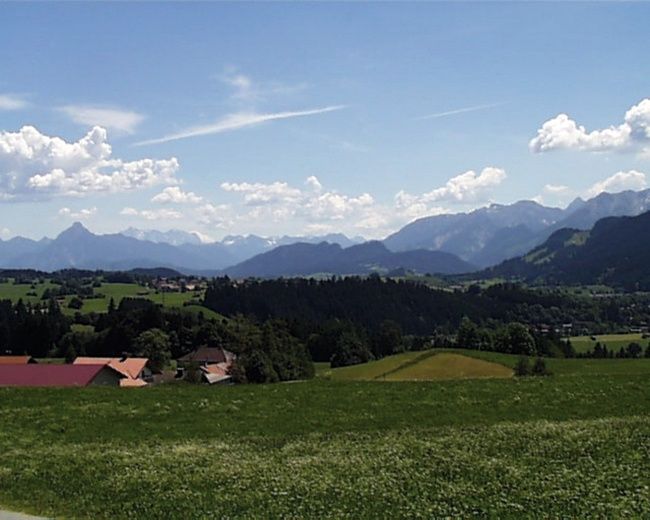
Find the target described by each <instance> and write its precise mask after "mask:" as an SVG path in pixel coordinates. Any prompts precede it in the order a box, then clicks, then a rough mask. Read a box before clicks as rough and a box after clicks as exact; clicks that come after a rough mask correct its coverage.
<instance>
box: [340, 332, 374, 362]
mask: <svg viewBox="0 0 650 520" xmlns="http://www.w3.org/2000/svg"><path fill="white" fill-rule="evenodd" d="M370 359H372V353H371V352H370V350H368V347H367V346H366V345H365V344H364V343H363V342H362V341H361V340H360V339H359V336H358V335H357V334H356V333H355V332H354V331H345V332H344V333H343V334H341V336H340V337H339V339H338V341H337V342H336V347H335V348H334V354H332V359H331V360H330V363H331V366H332V368H336V367H345V366H349V365H358V364H359V363H366V362H367V361H369V360H370Z"/></svg>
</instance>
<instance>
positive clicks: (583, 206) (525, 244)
mask: <svg viewBox="0 0 650 520" xmlns="http://www.w3.org/2000/svg"><path fill="white" fill-rule="evenodd" d="M648 210H650V190H644V191H624V192H621V193H615V194H612V193H601V194H600V195H598V196H596V197H594V198H592V199H590V200H588V201H583V200H582V199H576V200H575V201H573V202H572V203H571V204H570V205H569V206H568V207H567V208H566V209H559V208H548V207H545V206H542V205H540V204H538V203H536V202H533V201H520V202H516V203H514V204H511V205H501V204H493V205H491V206H489V207H486V208H480V209H477V210H475V211H472V212H469V213H458V214H455V215H436V216H432V217H425V218H421V219H418V220H416V221H414V222H412V223H410V224H408V225H406V226H405V227H403V228H402V229H401V230H399V231H398V232H396V233H394V234H392V235H390V236H389V237H388V238H386V239H385V240H384V243H385V244H386V246H387V247H388V248H389V249H391V250H393V251H408V250H410V249H417V248H423V249H433V250H442V251H447V252H449V253H454V254H456V255H458V256H459V257H460V258H462V259H463V260H466V261H468V262H470V263H472V264H476V265H478V266H481V267H488V266H490V265H495V264H498V263H500V262H502V261H503V260H506V259H507V258H512V257H516V256H519V255H522V254H524V253H526V252H527V251H529V250H530V249H532V248H533V247H535V246H537V245H539V244H541V243H542V242H544V241H545V240H546V239H547V238H548V237H549V236H550V235H551V234H552V233H553V232H554V231H557V230H558V229H562V228H566V227H570V228H576V229H590V228H591V227H592V226H593V225H594V224H595V223H596V222H597V221H598V220H600V219H602V218H604V217H611V216H634V215H639V214H641V213H644V212H646V211H648Z"/></svg>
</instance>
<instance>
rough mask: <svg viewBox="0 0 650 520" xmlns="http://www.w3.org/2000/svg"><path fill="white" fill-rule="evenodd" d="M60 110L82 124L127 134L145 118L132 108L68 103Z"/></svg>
mask: <svg viewBox="0 0 650 520" xmlns="http://www.w3.org/2000/svg"><path fill="white" fill-rule="evenodd" d="M59 110H60V111H61V112H63V113H64V114H66V115H67V116H68V117H69V118H70V119H72V120H73V121H74V122H75V123H78V124H80V125H85V126H101V127H103V128H108V129H109V130H115V131H117V132H122V133H125V134H133V133H134V132H135V130H136V128H137V127H138V125H139V124H140V123H142V121H144V119H145V116H144V115H142V114H139V113H138V112H133V111H131V110H123V109H120V108H111V107H101V106H93V105H66V106H62V107H59Z"/></svg>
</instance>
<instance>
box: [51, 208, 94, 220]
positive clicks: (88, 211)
mask: <svg viewBox="0 0 650 520" xmlns="http://www.w3.org/2000/svg"><path fill="white" fill-rule="evenodd" d="M96 214H97V208H96V207H92V208H85V209H80V210H79V211H73V210H71V209H70V208H61V209H60V210H59V216H61V217H67V218H72V219H76V220H83V219H87V218H90V217H93V216H94V215H96Z"/></svg>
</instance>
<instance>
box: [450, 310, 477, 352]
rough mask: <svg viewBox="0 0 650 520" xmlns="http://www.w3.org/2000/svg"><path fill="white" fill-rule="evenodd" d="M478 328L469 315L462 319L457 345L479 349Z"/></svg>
mask: <svg viewBox="0 0 650 520" xmlns="http://www.w3.org/2000/svg"><path fill="white" fill-rule="evenodd" d="M479 344H480V343H479V334H478V328H477V327H476V325H475V324H474V322H472V320H470V319H469V318H468V317H467V316H465V317H464V318H463V319H462V320H461V321H460V327H458V335H457V336H456V346H457V347H458V348H467V349H474V350H477V349H478V348H479Z"/></svg>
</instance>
